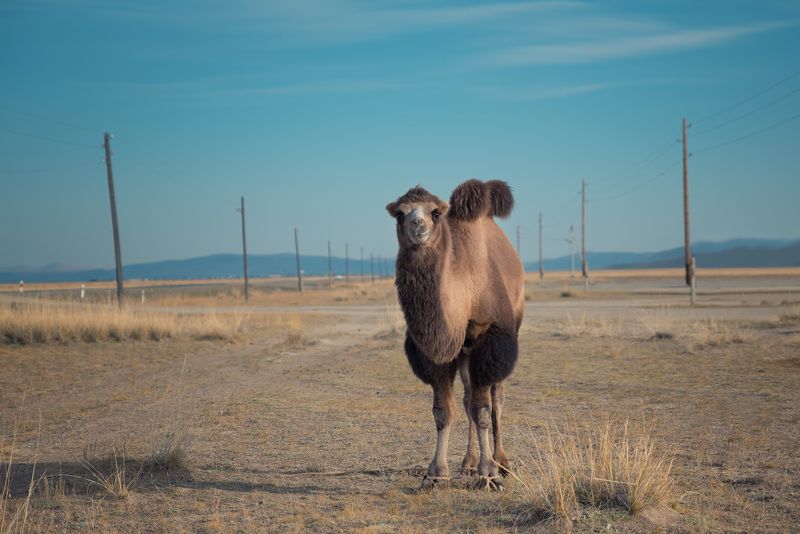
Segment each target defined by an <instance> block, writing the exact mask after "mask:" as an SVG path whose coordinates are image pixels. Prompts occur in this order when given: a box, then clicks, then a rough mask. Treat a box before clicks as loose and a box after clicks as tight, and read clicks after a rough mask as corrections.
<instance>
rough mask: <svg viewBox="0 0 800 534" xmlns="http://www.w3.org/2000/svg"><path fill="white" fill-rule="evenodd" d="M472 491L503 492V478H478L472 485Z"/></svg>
mask: <svg viewBox="0 0 800 534" xmlns="http://www.w3.org/2000/svg"><path fill="white" fill-rule="evenodd" d="M472 487H473V489H477V490H485V491H503V490H505V486H504V485H503V478H502V477H499V476H494V477H478V480H476V481H475V483H474V484H473V486H472Z"/></svg>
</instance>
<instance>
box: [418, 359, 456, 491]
mask: <svg viewBox="0 0 800 534" xmlns="http://www.w3.org/2000/svg"><path fill="white" fill-rule="evenodd" d="M453 378H454V376H453V375H452V374H449V373H448V374H447V376H441V377H439V379H438V380H436V381H435V382H434V383H433V384H431V386H432V387H433V420H434V421H435V422H436V453H435V454H434V456H433V460H432V461H431V464H430V466H429V467H428V472H427V474H426V475H425V477H424V478H423V479H422V487H423V488H428V487H433V486H437V485H442V484H446V483H447V481H449V480H450V469H449V467H448V466H447V445H448V442H449V440H450V427H451V425H452V423H453V416H454V414H455V409H456V401H455V399H454V398H453Z"/></svg>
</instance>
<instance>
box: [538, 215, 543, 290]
mask: <svg viewBox="0 0 800 534" xmlns="http://www.w3.org/2000/svg"><path fill="white" fill-rule="evenodd" d="M542 261H543V260H542V212H541V211H540V212H539V281H542V280H544V263H542Z"/></svg>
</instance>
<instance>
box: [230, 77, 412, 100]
mask: <svg viewBox="0 0 800 534" xmlns="http://www.w3.org/2000/svg"><path fill="white" fill-rule="evenodd" d="M416 87H417V86H416V85H414V84H406V83H396V82H386V81H377V80H324V81H315V82H304V83H297V84H286V85H266V86H258V87H249V88H240V89H231V90H223V91H216V92H215V94H217V95H219V96H270V95H293V94H318V93H372V92H389V91H401V90H408V89H414V88H416Z"/></svg>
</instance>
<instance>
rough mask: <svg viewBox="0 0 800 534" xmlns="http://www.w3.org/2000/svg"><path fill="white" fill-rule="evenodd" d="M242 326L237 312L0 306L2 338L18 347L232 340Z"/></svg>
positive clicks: (62, 305) (52, 304) (46, 304)
mask: <svg viewBox="0 0 800 534" xmlns="http://www.w3.org/2000/svg"><path fill="white" fill-rule="evenodd" d="M244 324H245V316H243V315H240V314H225V315H220V314H214V313H203V314H179V313H168V312H155V313H154V312H144V311H139V310H137V309H135V308H123V309H122V310H120V309H118V308H117V307H114V306H103V305H80V304H69V303H58V302H41V303H24V304H18V303H12V304H10V305H6V304H0V339H2V340H3V341H4V342H5V343H11V344H22V345H27V344H36V343H69V342H76V341H82V342H96V341H123V340H153V341H159V340H162V339H167V338H172V337H187V338H191V339H210V340H225V341H232V340H235V339H236V338H237V337H239V335H240V334H241V333H242V330H243V328H244Z"/></svg>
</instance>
